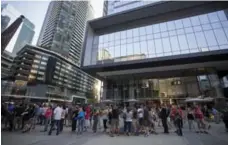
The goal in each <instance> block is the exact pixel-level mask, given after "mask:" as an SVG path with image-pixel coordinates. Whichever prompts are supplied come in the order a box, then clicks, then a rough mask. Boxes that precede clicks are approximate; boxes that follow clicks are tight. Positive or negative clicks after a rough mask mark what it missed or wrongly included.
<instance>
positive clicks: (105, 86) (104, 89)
mask: <svg viewBox="0 0 228 145" xmlns="http://www.w3.org/2000/svg"><path fill="white" fill-rule="evenodd" d="M106 95H107V82H106V81H105V80H104V81H103V91H102V94H101V97H102V100H106V98H107V97H106Z"/></svg>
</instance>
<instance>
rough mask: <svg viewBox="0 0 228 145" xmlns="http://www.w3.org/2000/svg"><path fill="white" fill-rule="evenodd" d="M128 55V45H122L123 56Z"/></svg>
mask: <svg viewBox="0 0 228 145" xmlns="http://www.w3.org/2000/svg"><path fill="white" fill-rule="evenodd" d="M126 55H127V46H126V45H121V56H126Z"/></svg>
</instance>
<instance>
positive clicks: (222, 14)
mask: <svg viewBox="0 0 228 145" xmlns="http://www.w3.org/2000/svg"><path fill="white" fill-rule="evenodd" d="M217 14H218V17H219V19H220V21H225V20H227V17H226V15H225V13H224V11H218V12H217Z"/></svg>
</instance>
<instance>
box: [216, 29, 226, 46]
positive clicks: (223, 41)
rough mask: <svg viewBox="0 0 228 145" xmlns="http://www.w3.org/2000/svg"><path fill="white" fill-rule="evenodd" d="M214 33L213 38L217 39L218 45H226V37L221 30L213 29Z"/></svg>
mask: <svg viewBox="0 0 228 145" xmlns="http://www.w3.org/2000/svg"><path fill="white" fill-rule="evenodd" d="M214 32H215V36H216V38H217V41H218V44H219V45H224V44H228V42H227V37H226V35H225V33H224V31H223V29H215V30H214Z"/></svg>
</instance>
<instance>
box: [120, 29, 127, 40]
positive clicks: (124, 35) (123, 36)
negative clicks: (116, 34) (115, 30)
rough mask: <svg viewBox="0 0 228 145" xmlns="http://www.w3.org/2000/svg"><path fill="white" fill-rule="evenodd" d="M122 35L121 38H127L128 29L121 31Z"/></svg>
mask: <svg viewBox="0 0 228 145" xmlns="http://www.w3.org/2000/svg"><path fill="white" fill-rule="evenodd" d="M120 35H121V39H126V38H127V35H126V31H122V32H120Z"/></svg>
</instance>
